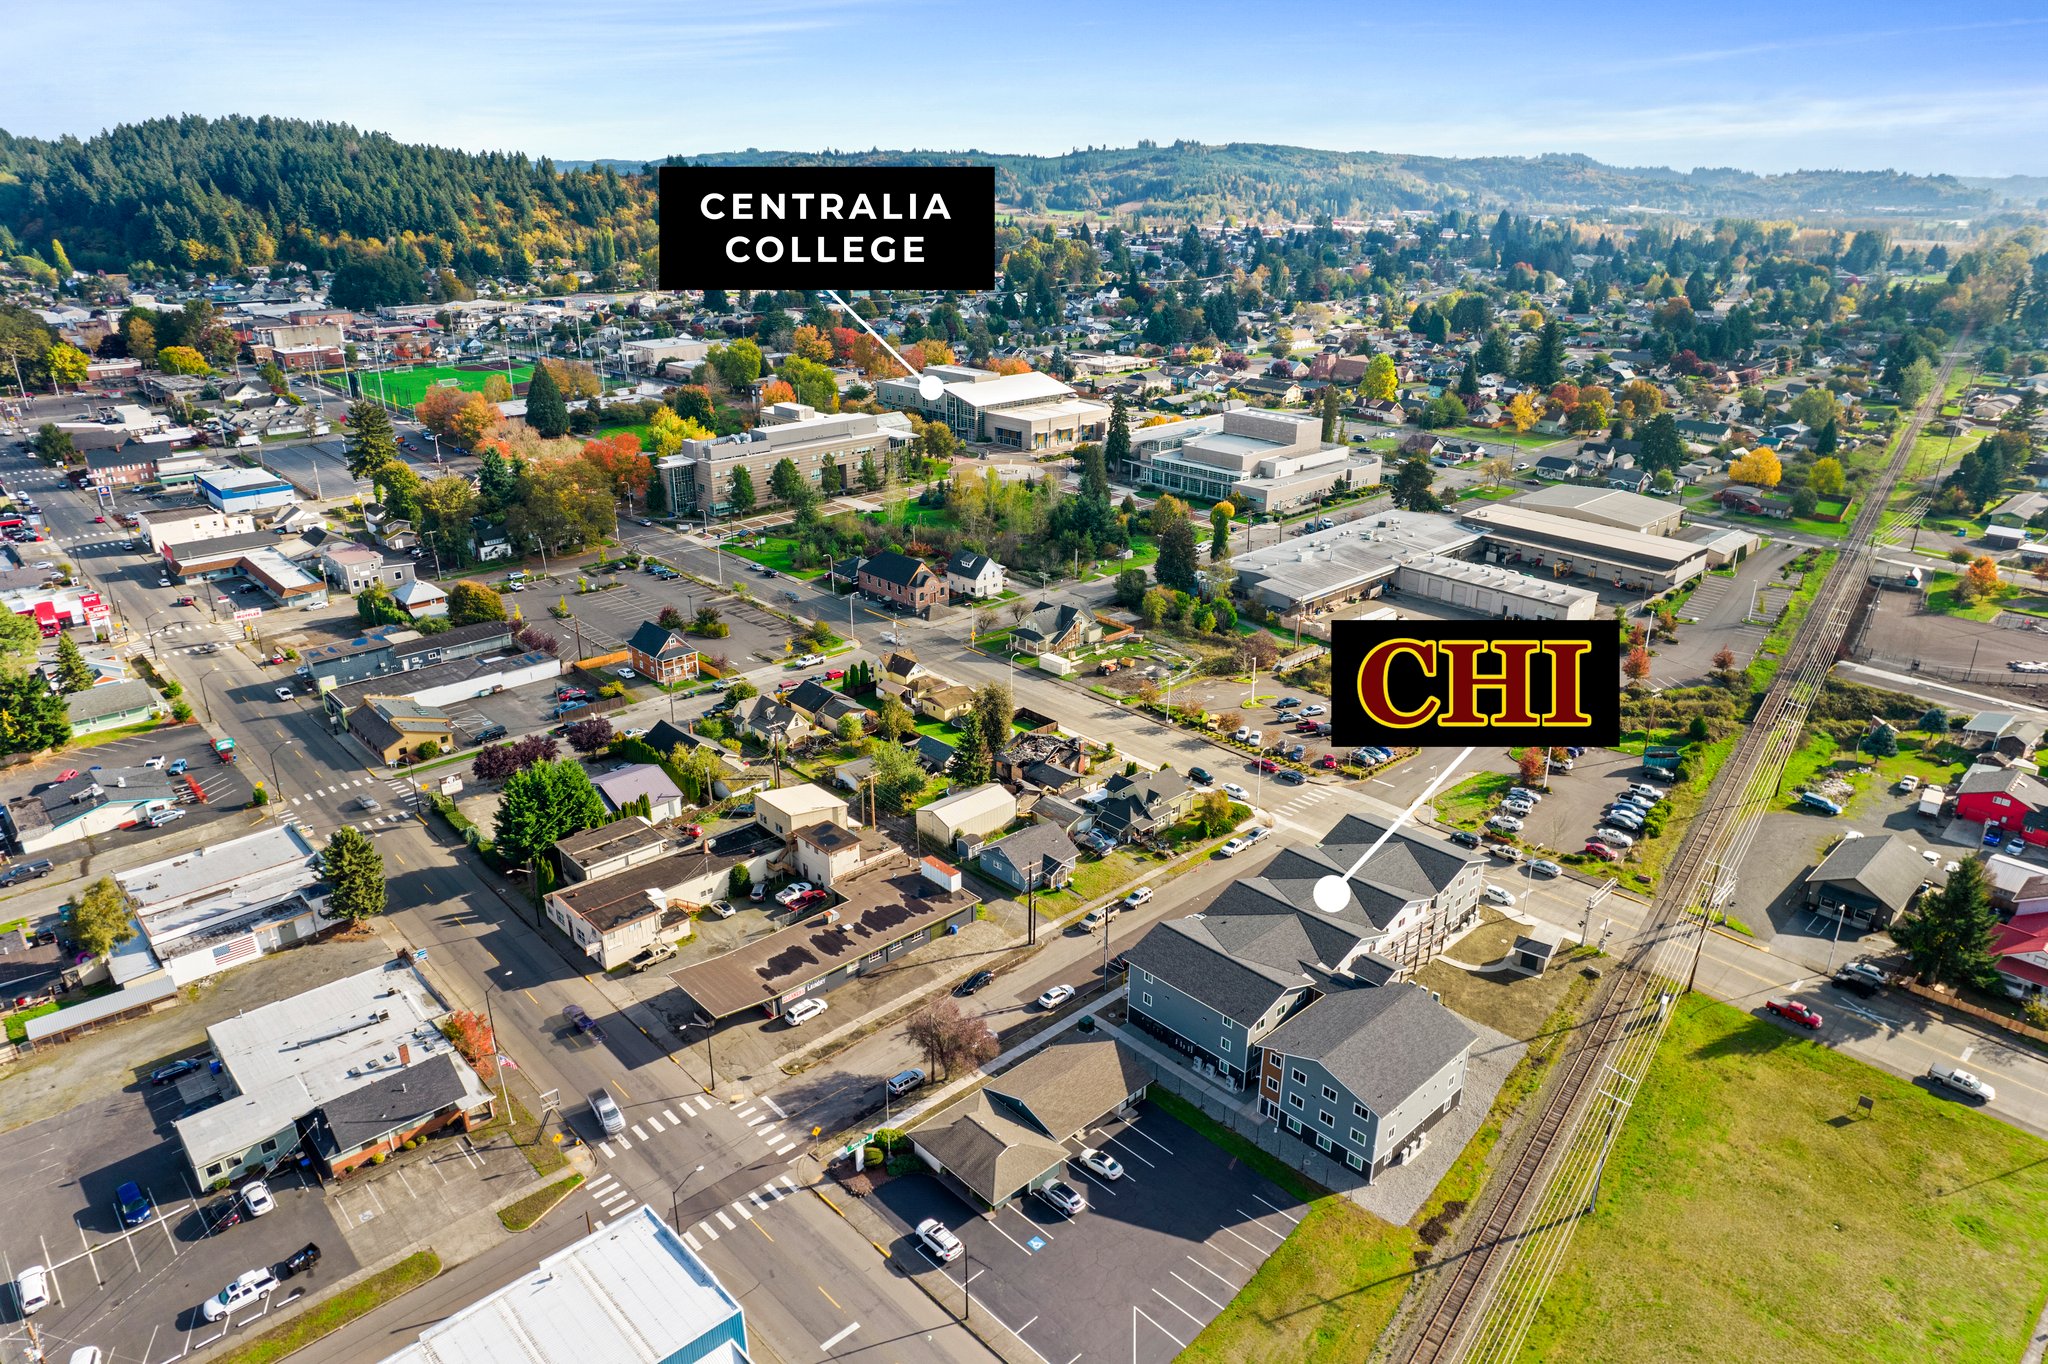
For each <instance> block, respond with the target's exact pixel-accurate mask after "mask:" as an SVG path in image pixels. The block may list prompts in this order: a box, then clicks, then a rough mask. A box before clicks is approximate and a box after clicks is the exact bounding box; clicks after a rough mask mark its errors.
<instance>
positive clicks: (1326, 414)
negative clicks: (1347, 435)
mask: <svg viewBox="0 0 2048 1364" xmlns="http://www.w3.org/2000/svg"><path fill="white" fill-rule="evenodd" d="M1339 420H1340V418H1339V416H1338V411H1337V386H1336V385H1335V384H1331V385H1330V386H1329V387H1328V388H1326V389H1324V390H1323V444H1325V445H1335V444H1336V443H1337V424H1338V421H1339Z"/></svg>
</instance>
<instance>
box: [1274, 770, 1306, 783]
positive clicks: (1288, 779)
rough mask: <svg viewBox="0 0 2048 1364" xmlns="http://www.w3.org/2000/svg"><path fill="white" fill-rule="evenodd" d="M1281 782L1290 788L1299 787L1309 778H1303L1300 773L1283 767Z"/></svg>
mask: <svg viewBox="0 0 2048 1364" xmlns="http://www.w3.org/2000/svg"><path fill="white" fill-rule="evenodd" d="M1280 780H1281V781H1283V782H1285V783H1286V784H1287V785H1289V786H1299V785H1301V784H1302V783H1303V782H1305V781H1307V780H1308V778H1307V777H1304V776H1302V775H1301V773H1300V772H1298V771H1297V770H1295V769H1294V768H1292V767H1283V768H1281V769H1280Z"/></svg>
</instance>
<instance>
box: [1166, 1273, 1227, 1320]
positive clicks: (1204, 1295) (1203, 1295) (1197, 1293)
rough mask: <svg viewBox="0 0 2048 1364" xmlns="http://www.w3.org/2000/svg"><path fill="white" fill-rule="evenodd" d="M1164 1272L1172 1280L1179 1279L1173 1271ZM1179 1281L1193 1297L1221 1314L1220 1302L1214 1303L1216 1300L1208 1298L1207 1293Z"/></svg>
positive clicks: (1184, 1281)
mask: <svg viewBox="0 0 2048 1364" xmlns="http://www.w3.org/2000/svg"><path fill="white" fill-rule="evenodd" d="M1166 1272H1167V1273H1169V1274H1172V1275H1173V1277H1174V1278H1176V1279H1180V1275H1179V1274H1177V1273H1174V1271H1173V1270H1170V1269H1169V1270H1167V1271H1166ZM1180 1281H1181V1282H1182V1283H1183V1284H1187V1290H1188V1292H1190V1293H1192V1294H1194V1295H1195V1296H1196V1297H1198V1298H1200V1299H1201V1300H1202V1301H1203V1302H1206V1303H1208V1304H1209V1305H1210V1306H1211V1307H1213V1308H1215V1309H1216V1310H1217V1311H1219V1312H1221V1311H1222V1310H1223V1304H1222V1303H1220V1302H1218V1301H1216V1299H1214V1298H1212V1297H1210V1296H1209V1295H1208V1294H1207V1293H1204V1292H1203V1291H1202V1290H1201V1289H1199V1288H1197V1287H1195V1286H1194V1285H1193V1284H1191V1283H1188V1281H1187V1280H1186V1279H1180Z"/></svg>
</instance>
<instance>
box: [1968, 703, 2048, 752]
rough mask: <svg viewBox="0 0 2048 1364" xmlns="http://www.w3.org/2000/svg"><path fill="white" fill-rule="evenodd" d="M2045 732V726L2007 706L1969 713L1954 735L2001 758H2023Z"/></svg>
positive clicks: (2047, 727)
mask: <svg viewBox="0 0 2048 1364" xmlns="http://www.w3.org/2000/svg"><path fill="white" fill-rule="evenodd" d="M2044 733H2048V726H2044V725H2042V723H2041V722H2040V721H2039V720H2034V719H2029V718H2028V717H2026V716H2024V715H2019V714H2017V713H2015V712H2013V711H2007V710H1984V711H1979V712H1977V713H1976V714H1975V715H1972V716H1971V717H1970V718H1969V720H1968V721H1967V722H1966V723H1965V724H1964V725H1963V728H1962V731H1961V733H1960V734H1959V735H1958V736H1957V737H1958V738H1960V739H1961V740H1962V742H1963V743H1965V744H1969V745H1972V746H1974V747H1976V748H1979V749H1986V750H1989V751H1991V752H1994V753H1997V754H1999V755H2001V756H2003V757H2005V758H2024V757H2026V756H2027V755H2028V754H2030V753H2032V752H2033V751H2034V748H2035V746H2036V745H2037V744H2039V743H2040V742H2041V736H2042V735H2043V734H2044Z"/></svg>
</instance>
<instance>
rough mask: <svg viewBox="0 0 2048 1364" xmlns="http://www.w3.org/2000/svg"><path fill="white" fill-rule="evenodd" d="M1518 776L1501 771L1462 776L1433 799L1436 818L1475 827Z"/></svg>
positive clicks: (1444, 822)
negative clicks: (1460, 779)
mask: <svg viewBox="0 0 2048 1364" xmlns="http://www.w3.org/2000/svg"><path fill="white" fill-rule="evenodd" d="M1520 780H1521V778H1519V777H1515V776H1510V775H1509V774H1507V773H1504V772H1481V773H1479V774H1478V775H1476V776H1471V777H1467V778H1465V780H1463V781H1461V782H1459V783H1458V784H1457V785H1456V786H1453V787H1452V788H1451V789H1450V790H1448V791H1446V792H1444V793H1443V794H1442V795H1440V796H1438V797H1437V798H1436V817H1437V821H1438V822H1439V823H1442V824H1454V825H1457V826H1458V827H1459V828H1463V829H1476V828H1478V827H1479V825H1480V822H1481V821H1482V820H1484V819H1485V818H1486V817H1487V815H1489V814H1491V813H1492V811H1493V807H1494V806H1495V805H1498V804H1499V803H1500V800H1501V798H1502V797H1503V796H1505V795H1507V793H1508V788H1509V787H1510V786H1513V785H1515V784H1516V783H1517V782H1519V781H1520Z"/></svg>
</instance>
